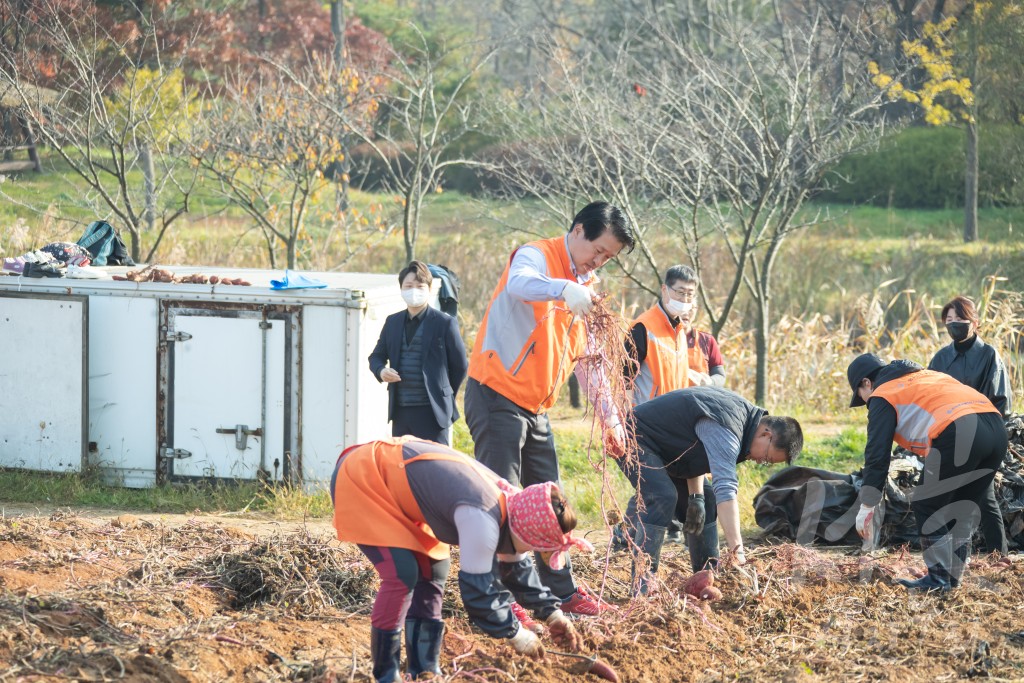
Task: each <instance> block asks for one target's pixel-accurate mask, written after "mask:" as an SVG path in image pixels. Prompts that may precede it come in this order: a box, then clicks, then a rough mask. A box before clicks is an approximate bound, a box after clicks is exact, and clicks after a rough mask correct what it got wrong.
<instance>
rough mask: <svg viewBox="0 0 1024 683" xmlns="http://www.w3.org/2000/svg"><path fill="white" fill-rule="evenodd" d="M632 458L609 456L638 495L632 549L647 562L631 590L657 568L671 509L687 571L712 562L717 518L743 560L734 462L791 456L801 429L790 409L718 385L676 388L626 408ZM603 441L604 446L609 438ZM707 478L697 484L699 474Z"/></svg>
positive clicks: (644, 587) (642, 587)
mask: <svg viewBox="0 0 1024 683" xmlns="http://www.w3.org/2000/svg"><path fill="white" fill-rule="evenodd" d="M633 418H634V419H633V430H634V433H635V437H636V448H637V459H636V461H635V462H634V461H632V460H631V459H626V458H623V457H619V458H618V459H617V462H618V464H619V468H620V469H621V470H622V472H623V474H625V475H626V478H627V479H629V482H630V483H631V484H632V485H633V487H634V488H635V489H636V492H637V495H638V496H639V497H640V500H641V502H642V505H641V506H640V507H641V508H642V510H643V511H642V512H641V513H640V515H639V518H640V521H639V524H638V525H637V528H636V532H635V535H634V539H633V545H634V548H635V552H637V553H644V554H646V555H647V556H648V558H649V562H650V570H649V573H648V574H647V575H644V576H637V571H636V568H637V559H639V558H634V563H633V567H634V586H635V587H636V590H637V591H638V592H639V593H646V592H647V591H648V588H649V586H648V584H649V582H650V579H651V578H652V577H653V574H654V573H655V572H657V570H658V564H659V560H660V557H661V546H662V545H663V544H664V542H665V531H666V529H665V527H666V526H667V525H668V522H669V521H670V520H671V519H672V517H673V515H676V514H679V515H680V516H681V517H682V518H684V519H685V520H686V526H687V527H688V528H691V529H698V530H700V533H699V534H694V535H693V536H694V537H695V538H694V543H693V545H692V546H691V547H690V561H691V564H692V566H693V569H694V571H698V570H700V569H704V568H706V567H708V566H711V567H714V566H716V565H717V559H718V542H719V540H718V524H721V526H722V531H723V533H724V534H725V540H726V542H727V544H728V548H729V551H730V552H732V553H733V555H734V558H735V559H736V561H737V562H738V563H739V564H743V563H745V562H746V555H745V553H744V548H743V538H742V536H741V535H740V513H739V505H738V503H737V500H736V495H737V492H738V490H739V478H738V474H737V465H738V464H739V463H741V462H743V461H744V460H752V461H754V462H756V463H759V464H761V465H764V466H769V465H771V464H773V463H781V462H785V463H786V464H792V462H793V460H794V459H795V458H796V457H797V456H798V455H799V454H800V450H801V449H802V448H803V443H804V438H803V431H802V430H801V429H800V423H799V422H797V421H796V420H795V419H794V418H792V417H775V416H771V415H768V411H766V410H765V409H764V408H759V407H758V406H755V405H754V404H753V403H751V402H750V401H747V400H746V399H744V398H742V397H741V396H739V395H737V394H735V393H733V392H731V391H729V390H728V389H723V388H721V387H714V386H704V387H690V388H688V389H677V390H676V391H670V392H669V393H667V394H662V395H661V396H658V397H656V398H653V399H651V400H650V401H647V402H646V403H643V404H642V405H639V406H637V407H636V408H635V409H634V410H633ZM609 449H611V447H610V446H609ZM706 474H711V475H712V485H711V487H710V488H709V489H707V495H706V493H705V489H704V485H703V482H704V475H706Z"/></svg>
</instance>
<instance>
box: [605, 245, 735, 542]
mask: <svg viewBox="0 0 1024 683" xmlns="http://www.w3.org/2000/svg"><path fill="white" fill-rule="evenodd" d="M699 284H700V280H699V278H698V277H697V273H696V272H695V271H694V270H693V268H690V267H689V266H682V265H677V266H672V267H671V268H669V269H668V271H667V272H666V273H665V281H664V283H663V284H662V285H661V296H660V297H659V298H658V300H657V301H656V302H655V304H654V305H653V306H651V308H649V309H647V310H646V311H645V312H644V313H643V314H642V315H640V316H639V317H638V318H637V319H636V320H635V321H633V326H632V328H630V331H629V335H628V336H627V337H626V354H627V356H628V357H629V361H627V363H626V367H625V369H624V371H625V375H626V378H627V379H628V380H632V381H633V382H634V387H633V393H632V400H633V405H640V404H641V403H644V402H646V401H649V400H650V399H652V398H654V397H656V396H660V395H661V394H666V393H668V392H670V391H674V390H676V389H685V388H686V387H688V386H716V387H721V386H725V363H724V361H723V360H722V352H721V351H720V350H719V348H718V342H717V341H716V340H715V338H714V337H713V336H711V334H709V333H707V332H703V331H701V330H696V329H694V327H693V321H694V319H695V318H696V315H697V287H698V285H699ZM706 486H708V485H707V484H706V483H705V487H706ZM702 495H703V496H704V500H707V499H708V496H707V495H706V494H702ZM694 500H696V499H694ZM636 526H637V516H636V496H634V497H633V498H631V499H630V500H629V505H628V506H627V508H626V521H625V530H624V529H623V527H621V526H619V527H616V528H615V531H614V535H613V538H612V547H613V548H614V549H615V550H625V549H626V548H628V547H629V542H628V541H627V539H626V534H627V533H629V532H630V531H631V530H634V529H636ZM684 531H685V532H686V533H687V544H688V545H690V544H691V543H692V542H693V541H694V539H693V538H691V537H692V536H696V535H699V534H701V533H702V529H699V528H693V527H692V526H691V528H686V525H685V524H683V523H681V522H680V521H679V520H676V519H672V520H671V521H670V522H669V525H668V532H667V536H666V540H667V541H669V542H677V541H680V540H682V539H681V535H682V532H684Z"/></svg>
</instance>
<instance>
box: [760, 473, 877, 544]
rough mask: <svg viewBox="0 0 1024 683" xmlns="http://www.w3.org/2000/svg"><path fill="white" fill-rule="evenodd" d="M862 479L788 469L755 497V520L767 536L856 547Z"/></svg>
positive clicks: (770, 480) (775, 477)
mask: <svg viewBox="0 0 1024 683" xmlns="http://www.w3.org/2000/svg"><path fill="white" fill-rule="evenodd" d="M859 491H860V480H859V477H854V476H853V475H851V474H840V473H838V472H830V471H828V470H819V469H815V468H811V467H787V468H786V469H784V470H782V471H781V472H779V473H777V474H775V475H774V476H773V477H771V478H770V479H769V480H768V481H766V482H765V484H764V486H762V487H761V490H760V491H758V492H757V495H756V496H754V519H755V520H756V521H757V524H758V526H760V527H761V528H762V529H764V530H765V534H766V535H775V536H782V537H783V538H789V539H791V540H795V541H799V542H800V543H804V544H811V543H824V544H843V545H849V544H857V543H860V537H859V536H858V535H857V529H856V524H855V523H856V519H857V510H858V503H857V495H858V492H859Z"/></svg>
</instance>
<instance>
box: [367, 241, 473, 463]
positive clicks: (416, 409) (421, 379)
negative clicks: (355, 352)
mask: <svg viewBox="0 0 1024 683" xmlns="http://www.w3.org/2000/svg"><path fill="white" fill-rule="evenodd" d="M398 282H399V284H400V285H401V287H402V298H403V299H404V300H405V303H406V306H407V307H408V308H407V309H406V310H405V311H403V312H401V313H395V314H393V315H389V316H388V318H387V320H385V321H384V328H383V329H382V330H381V332H380V338H379V339H378V340H377V346H376V347H374V349H373V353H371V354H370V358H369V361H370V371H371V372H373V375H374V377H376V378H377V381H378V382H387V383H388V392H390V396H389V398H388V419H389V420H390V421H391V434H392V436H403V435H412V436H416V437H419V438H421V439H428V440H430V441H435V442H437V443H442V444H447V443H449V429H450V427H451V425H452V423H453V422H455V420H457V419H459V411H458V408H456V406H455V395H456V394H457V393H458V391H459V387H460V386H461V385H462V381H463V380H464V379H465V378H466V369H467V367H468V366H469V362H468V360H467V358H466V347H465V346H464V345H463V343H462V337H461V336H460V335H459V328H458V324H457V323H456V322H455V318H453V317H451V316H449V315H446V314H444V313H442V312H440V311H438V310H436V309H433V308H431V307H430V306H429V305H428V302H429V301H430V285H431V283H432V282H433V276H431V274H430V270H429V269H428V268H427V265H426V264H425V263H422V262H420V261H411V262H410V263H409V265H408V266H406V267H405V268H404V269H402V272H401V273H399V274H398Z"/></svg>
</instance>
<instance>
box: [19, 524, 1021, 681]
mask: <svg viewBox="0 0 1024 683" xmlns="http://www.w3.org/2000/svg"><path fill="white" fill-rule="evenodd" d="M241 526H244V527H245V528H239V526H237V525H234V524H232V523H229V522H216V521H209V520H208V519H207V520H199V519H191V520H190V519H188V518H183V519H182V520H177V521H176V522H175V523H173V524H172V523H166V522H165V521H152V520H151V519H146V518H143V517H134V516H127V515H124V516H119V517H113V518H109V519H104V518H92V517H83V516H79V515H76V514H73V513H70V512H66V511H63V512H62V511H58V512H56V513H54V514H52V515H50V516H49V517H46V516H19V517H11V516H4V517H0V681H14V680H17V681H53V680H73V681H136V682H142V681H162V682H163V681H166V682H169V683H183V682H192V681H202V682H207V681H210V682H213V681H216V682H218V683H219V682H222V681H238V682H243V681H244V682H251V681H310V682H321V681H322V682H327V681H368V680H371V677H370V675H369V674H370V656H369V617H368V614H369V610H370V607H371V604H372V601H373V596H374V593H375V589H376V583H377V582H376V576H375V574H374V572H373V569H372V567H371V566H370V564H369V563H368V562H366V561H365V560H364V559H363V557H362V555H361V554H360V553H359V552H358V551H357V550H356V549H355V548H354V547H352V546H348V545H342V544H339V543H338V542H337V541H335V540H334V539H333V538H332V537H331V536H330V534H329V533H328V532H327V531H326V530H325V529H324V525H321V524H316V525H310V526H306V525H301V524H297V525H290V526H288V525H280V524H276V525H244V524H243V525H241ZM595 535H596V534H595ZM749 557H750V559H751V561H750V562H749V563H748V566H747V567H744V568H733V567H724V568H723V571H722V572H721V573H720V575H719V576H718V577H717V578H716V580H715V587H716V588H719V589H720V590H721V592H722V594H723V598H722V599H721V600H718V601H714V602H707V601H701V600H698V599H695V598H693V597H689V596H687V595H686V594H685V593H684V591H683V585H684V582H685V580H686V579H687V578H688V577H689V570H688V569H687V565H688V561H687V556H686V551H685V548H683V547H682V546H678V545H674V546H671V547H668V548H666V551H665V554H664V556H663V567H662V572H661V573H662V578H663V583H662V585H661V587H660V590H659V592H658V593H657V594H655V595H654V596H652V597H650V598H648V599H644V600H636V601H630V600H629V599H628V586H627V585H626V580H627V579H628V576H629V563H628V558H627V557H626V556H624V555H611V556H610V557H605V556H604V555H603V554H596V555H594V556H591V557H581V556H577V557H576V558H575V559H576V571H577V574H578V575H579V576H580V577H582V578H583V579H584V580H585V581H586V582H587V584H588V586H589V587H590V588H591V589H592V590H593V591H594V592H602V593H603V595H604V596H605V598H606V599H607V600H609V601H610V602H611V603H613V604H614V605H616V607H617V609H616V610H614V611H612V612H610V613H609V614H608V615H607V616H605V617H602V618H599V619H591V620H586V621H584V622H580V628H581V630H582V632H583V634H584V637H585V641H586V647H585V651H586V652H587V653H588V654H595V655H597V656H599V657H600V659H601V660H602V661H604V662H607V663H608V664H610V665H611V666H612V667H613V668H614V669H615V670H616V671H617V672H618V674H619V676H620V677H621V679H622V680H623V681H658V682H661V681H722V680H739V681H764V680H776V681H778V680H784V681H801V682H802V681H814V680H821V681H838V680H843V681H853V680H872V681H899V682H900V683H907V682H909V681H938V680H953V679H960V678H971V677H987V678H989V679H990V680H1024V562H1006V561H997V560H996V559H995V558H976V559H975V560H974V561H973V562H972V564H971V566H970V568H969V570H968V575H967V577H966V583H965V586H964V587H963V588H961V589H960V590H959V591H956V592H954V593H952V594H949V595H945V596H936V595H908V594H907V592H906V591H905V590H904V589H903V588H902V587H900V586H899V585H897V584H895V579H896V578H902V577H907V576H910V575H911V573H912V572H913V571H915V570H918V569H920V568H921V563H920V559H919V558H917V557H915V556H912V555H910V554H908V553H906V552H904V551H897V552H895V553H888V554H885V555H883V556H880V557H877V558H862V557H859V556H858V555H857V554H855V553H853V552H852V551H851V553H850V554H843V553H842V552H841V551H839V552H837V551H836V550H835V549H829V550H820V549H814V548H804V547H800V546H796V545H792V544H785V545H775V546H769V545H762V546H761V547H759V548H757V549H756V550H754V551H752V552H751V554H750V556H749ZM452 576H453V584H454V576H455V572H454V571H453V573H452ZM445 612H446V623H447V625H448V632H447V634H446V636H445V643H444V652H443V656H442V667H443V669H444V670H445V672H446V679H447V680H466V681H495V682H497V681H510V680H513V681H524V682H534V681H558V682H560V683H565V682H566V681H567V680H580V681H585V680H593V681H597V680H599V679H597V678H596V677H595V676H594V675H593V674H587V673H584V672H583V671H582V669H584V668H585V667H586V664H585V663H579V662H577V661H575V660H573V659H570V658H565V657H559V656H555V655H549V656H548V657H547V660H546V661H544V662H531V661H527V660H524V659H522V658H521V657H519V656H517V655H516V654H515V653H514V652H512V650H511V649H510V648H509V647H508V646H507V645H506V644H504V643H502V642H500V641H496V640H492V639H490V638H488V637H486V636H484V635H483V634H481V633H480V632H479V631H476V630H474V629H473V628H472V627H471V626H470V625H469V623H468V621H467V620H466V618H465V614H464V612H463V611H462V607H461V603H460V601H459V599H458V595H457V589H456V587H455V586H454V585H452V586H450V587H449V591H448V595H447V597H446V601H445Z"/></svg>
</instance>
